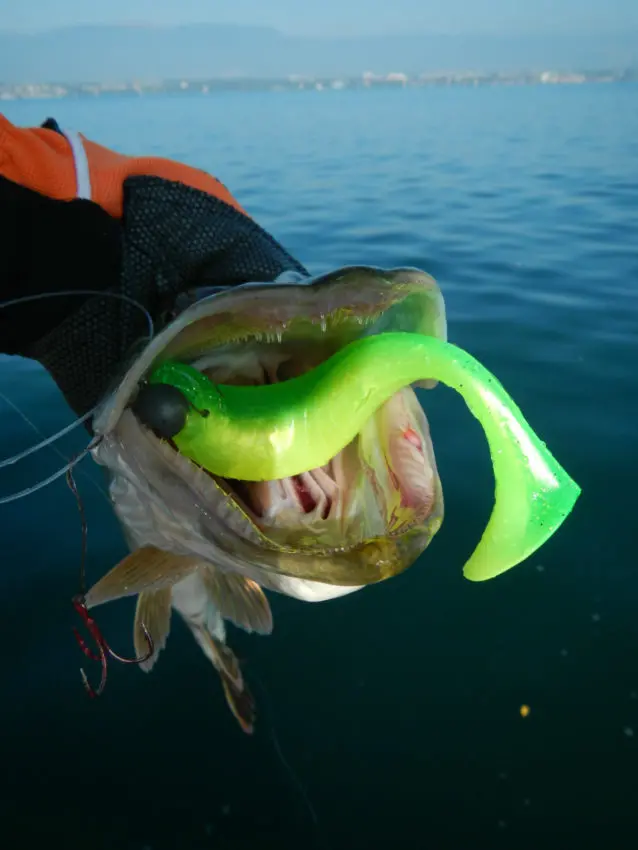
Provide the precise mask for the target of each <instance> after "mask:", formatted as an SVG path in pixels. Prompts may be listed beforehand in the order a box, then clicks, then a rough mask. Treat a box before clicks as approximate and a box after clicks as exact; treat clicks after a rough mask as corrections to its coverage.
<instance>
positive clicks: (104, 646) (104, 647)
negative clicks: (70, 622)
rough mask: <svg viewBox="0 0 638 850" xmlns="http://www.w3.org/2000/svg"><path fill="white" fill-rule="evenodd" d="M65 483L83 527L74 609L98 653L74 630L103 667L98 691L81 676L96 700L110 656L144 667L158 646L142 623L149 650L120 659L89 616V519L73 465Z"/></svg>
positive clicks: (83, 647) (85, 650) (86, 652)
mask: <svg viewBox="0 0 638 850" xmlns="http://www.w3.org/2000/svg"><path fill="white" fill-rule="evenodd" d="M66 481H67V484H68V485H69V489H70V490H71V492H72V493H73V495H74V496H75V500H76V502H77V505H78V510H79V512H80V521H81V524H82V557H81V560H80V593H78V594H77V595H76V596H74V597H73V599H72V604H73V607H74V609H75V611H76V613H77V614H79V616H80V618H81V619H82V622H83V623H84V626H85V628H86V630H87V632H88V633H89V635H90V636H91V637H92V638H93V641H94V643H95V646H96V647H97V653H96V652H94V651H93V650H92V649H91V648H90V647H89V645H88V644H87V642H86V641H85V640H84V638H83V637H82V635H81V634H80V632H79V631H78V629H76V628H75V627H74V628H73V634H74V636H75V639H76V641H77V642H78V646H79V647H80V649H81V650H82V652H83V653H84V655H85V656H86V657H87V658H89V659H90V660H91V661H99V663H100V666H101V668H102V672H101V677H100V684H99V685H98V687H97V688H94V687H93V686H92V685H91V683H90V682H89V679H88V676H87V675H86V673H85V672H84V669H83V668H80V674H81V676H82V684H83V685H84V688H85V690H86V692H87V693H88V695H89V696H90V697H92V698H94V697H99V696H100V695H101V694H102V691H103V690H104V688H105V686H106V678H107V675H108V656H109V655H110V656H111V658H114V659H115V660H116V661H119V662H120V663H121V664H144V662H145V661H148V660H149V659H150V658H151V657H152V655H153V653H154V651H155V646H154V644H153V639H152V637H151V635H150V633H149V631H148V629H147V628H146V626H145V625H144V623H141V624H140V625H141V628H142V631H143V632H144V638H145V640H146V643H147V646H148V650H147V652H146V654H145V655H142V656H140V657H133V658H126V657H125V656H123V655H119V654H118V653H117V652H115V650H113V649H111V647H110V646H109V645H108V643H107V642H106V640H105V638H104V636H103V634H102V632H101V631H100V629H99V627H98V625H97V623H96V622H95V620H94V618H93V617H92V616H91V615H90V614H89V610H88V608H87V607H86V598H85V593H86V573H85V568H86V549H87V545H86V544H87V531H88V528H87V522H86V516H85V513H84V505H83V503H82V499H81V497H80V494H79V492H78V489H77V485H76V483H75V479H74V477H73V465H72V466H71V467H69V469H68V471H67V473H66Z"/></svg>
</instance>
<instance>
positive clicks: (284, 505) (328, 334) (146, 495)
mask: <svg viewBox="0 0 638 850" xmlns="http://www.w3.org/2000/svg"><path fill="white" fill-rule="evenodd" d="M177 310H178V313H177V315H175V317H174V318H173V319H172V320H171V321H170V322H169V323H168V324H167V325H166V327H165V328H164V329H163V330H162V331H161V332H160V333H159V334H157V335H156V336H155V337H154V338H153V339H152V340H151V341H150V342H149V343H148V344H147V345H146V347H145V348H144V350H143V351H142V352H141V353H140V354H139V355H138V356H136V358H135V361H134V362H133V363H132V364H131V365H130V366H129V368H128V370H127V371H126V374H124V376H123V377H122V378H121V380H119V381H118V384H117V386H116V387H115V388H114V390H113V391H112V392H111V393H110V394H109V395H108V397H107V398H106V399H105V400H104V402H103V403H102V405H101V408H100V409H99V410H98V412H97V414H96V416H95V419H94V423H93V425H94V431H95V433H96V435H97V436H99V437H101V440H100V442H99V444H98V445H97V446H96V448H95V449H94V450H93V456H94V459H95V460H96V461H97V462H98V463H100V464H102V465H104V466H106V467H107V468H108V470H109V472H110V475H111V483H110V494H111V499H112V502H113V505H114V508H115V511H116V513H117V515H118V517H119V518H120V520H121V522H122V525H123V528H124V532H125V535H126V536H127V538H128V540H129V542H130V544H131V545H132V546H133V547H139V546H145V545H150V546H156V547H158V548H160V549H163V550H166V551H170V552H173V553H174V554H178V555H186V556H195V557H200V558H202V559H204V560H206V561H208V562H210V563H213V564H215V565H216V566H217V567H218V568H219V569H222V570H225V571H229V572H239V573H241V574H244V575H246V576H249V577H250V578H252V579H254V580H255V581H257V582H258V583H260V584H261V585H262V586H264V587H267V588H270V589H274V590H277V591H279V592H282V593H286V594H287V595H290V596H296V597H298V598H303V599H308V600H320V599H326V598H332V597H335V596H339V595H344V594H345V593H349V592H352V591H353V590H356V589H358V588H360V587H363V586H365V585H368V584H372V583H375V582H378V581H381V580H383V579H387V578H389V577H391V576H394V575H397V574H398V573H400V572H402V571H403V570H405V569H406V568H408V567H409V566H410V565H412V564H413V563H414V562H415V560H416V559H417V558H418V556H419V555H420V554H421V553H422V552H423V551H424V550H425V549H426V547H427V546H428V544H429V542H430V541H431V539H432V538H433V536H434V534H435V533H436V532H437V530H438V529H439V527H440V525H441V523H442V520H443V493H442V488H441V482H440V479H439V475H438V472H437V467H436V461H435V456H434V450H433V445H432V438H431V434H430V429H429V425H428V420H427V418H426V414H425V412H424V410H423V408H422V406H421V404H420V402H419V399H418V397H417V395H416V393H415V389H418V388H421V389H431V388H433V386H435V382H434V381H424V382H421V383H420V384H419V385H415V386H406V387H404V388H402V389H401V390H399V391H398V392H397V393H395V394H394V395H393V396H392V397H391V398H389V399H388V400H387V401H386V402H385V403H384V404H383V405H382V406H381V407H380V408H379V409H378V410H377V411H376V412H375V413H374V414H373V415H372V416H371V417H370V418H369V420H368V421H367V422H366V423H365V424H364V426H363V428H362V429H361V431H360V432H359V433H358V434H357V435H356V436H355V437H354V439H353V440H351V442H350V443H348V445H346V446H345V447H344V448H343V450H342V451H340V452H339V453H338V454H337V455H336V456H335V457H333V458H332V459H331V460H330V461H329V463H327V464H326V465H324V466H322V467H320V468H315V469H313V468H308V469H307V470H306V471H305V472H304V473H301V474H300V475H297V476H294V477H292V478H286V479H279V480H275V481H261V482H257V481H255V482H249V481H235V480H226V479H222V478H220V477H218V476H215V475H212V474H210V473H208V472H207V471H205V470H203V469H202V468H201V467H199V466H197V465H196V464H194V463H193V462H192V461H191V460H189V459H187V458H186V457H185V456H183V455H181V454H180V453H179V452H178V451H177V449H176V447H175V446H174V445H173V444H171V442H170V441H167V440H164V439H161V438H160V437H159V435H157V434H155V433H153V432H152V431H151V430H150V429H149V428H148V427H146V425H145V424H144V423H143V422H141V421H140V420H139V419H138V418H137V417H136V415H135V413H134V412H133V410H132V407H131V405H132V404H133V402H134V401H135V397H136V394H137V392H138V391H139V387H140V385H141V384H142V382H143V381H144V380H145V378H146V377H147V376H148V375H149V374H150V373H151V372H152V371H153V370H154V369H156V368H157V367H158V366H159V365H160V364H161V363H162V362H164V361H167V360H178V361H180V362H184V363H188V364H189V365H191V366H193V367H195V368H197V369H198V370H200V371H201V372H203V373H205V374H206V375H207V377H209V378H210V379H211V381H212V382H213V383H215V384H226V385H228V384H235V385H259V384H264V383H273V382H277V381H285V380H287V379H289V378H293V377H296V376H298V375H301V374H303V373H304V372H306V371H308V370H310V369H312V368H313V367H315V366H317V365H318V364H320V363H321V362H323V361H325V360H326V359H328V358H329V357H331V356H332V355H333V354H335V353H336V352H337V351H339V350H340V349H341V348H343V347H344V346H346V345H347V344H349V343H350V342H352V341H353V340H355V339H358V338H361V337H365V336H369V335H373V334H380V333H384V332H388V331H404V332H409V333H415V334H424V335H430V336H436V337H438V338H439V339H444V340H445V339H446V334H447V329H446V317H445V305H444V301H443V297H442V295H441V292H440V290H439V287H438V285H437V283H436V281H435V280H434V279H433V278H432V277H431V276H430V275H428V274H426V273H425V272H423V271H420V270H418V269H412V268H398V269H389V270H388V269H379V268H375V267H367V266H350V267H346V268H342V269H339V270H337V271H333V272H330V273H328V274H324V275H319V276H317V277H314V278H310V279H308V278H304V277H301V276H299V275H284V276H282V277H281V278H278V279H277V280H276V281H274V282H270V283H251V284H244V285H241V286H235V287H233V288H228V289H226V290H221V291H214V292H207V291H202V290H195V291H193V292H190V293H186V294H185V295H184V296H183V299H182V302H181V303H180V302H178V305H177ZM267 438H268V434H266V433H264V439H267Z"/></svg>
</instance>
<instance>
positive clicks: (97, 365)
mask: <svg viewBox="0 0 638 850" xmlns="http://www.w3.org/2000/svg"><path fill="white" fill-rule="evenodd" d="M7 124H8V122H6V120H5V119H3V118H2V117H1V116H0V208H2V209H3V210H5V211H8V215H6V218H7V219H8V220H9V225H8V228H3V231H2V232H1V233H0V242H4V245H3V246H2V254H3V258H4V260H3V266H4V271H3V273H2V277H1V278H0V302H4V301H6V300H9V299H12V298H19V297H21V296H25V295H32V294H37V293H44V292H62V291H66V290H83V289H92V290H99V291H105V292H106V291H108V292H116V293H120V294H123V295H126V296H128V297H129V298H131V299H133V300H135V301H137V302H138V303H139V304H141V305H142V306H143V307H144V308H145V309H146V310H148V312H149V313H150V315H151V317H152V318H153V321H154V324H155V330H156V332H157V331H158V330H160V329H161V328H162V326H163V325H164V324H165V323H166V322H167V321H168V320H170V318H171V316H172V311H173V309H174V307H175V301H176V299H177V297H178V296H179V295H180V293H183V292H185V291H187V290H191V289H193V288H199V287H214V286H234V285H238V284H241V283H247V282H249V281H270V280H274V279H275V278H276V277H278V276H279V275H280V274H282V273H284V272H286V271H292V272H296V273H297V274H300V275H304V276H306V275H307V274H308V273H307V271H306V270H305V269H304V267H303V266H302V265H301V264H300V263H298V262H297V261H296V260H295V259H294V258H293V257H291V256H290V254H288V253H287V252H286V251H285V250H284V248H283V247H282V246H281V245H279V244H278V243H277V242H276V241H275V240H274V239H273V238H272V237H271V236H270V235H269V234H268V233H266V231H264V230H263V229H262V228H261V227H259V225H257V224H256V223H255V222H254V221H253V220H252V219H251V218H250V217H249V216H248V215H247V214H246V213H245V212H244V211H243V210H242V209H241V207H239V205H238V204H237V202H236V201H235V199H234V198H233V197H232V195H230V193H229V192H228V190H227V189H225V187H223V186H222V184H220V183H219V182H218V181H216V180H215V179H214V178H212V177H210V176H209V175H206V174H205V173H204V172H199V171H197V170H195V169H190V168H189V167H187V166H184V165H181V164H179V163H174V162H171V161H170V160H159V159H153V158H148V159H143V160H136V159H131V158H127V157H123V156H121V155H119V154H115V153H114V152H112V151H109V150H108V149H106V148H102V147H100V146H99V145H96V144H94V143H92V142H88V141H86V140H84V139H82V140H81V142H80V144H82V145H83V147H84V149H85V151H86V154H87V159H88V169H86V171H85V174H86V173H89V174H90V178H91V182H92V183H93V184H94V185H93V187H92V197H93V200H87V199H83V198H74V197H73V196H74V195H75V194H76V192H75V191H74V190H75V189H76V188H77V189H80V188H82V187H81V186H80V183H81V173H82V169H81V165H82V163H81V162H80V163H78V159H77V151H76V161H75V171H73V170H72V169H70V168H69V157H70V156H71V149H72V148H73V144H72V143H70V142H69V141H67V138H66V137H65V136H64V135H63V134H62V132H61V131H60V129H59V127H58V126H57V125H56V124H55V122H53V121H52V120H51V119H49V120H48V121H47V122H46V123H45V125H44V126H43V128H38V129H37V130H16V128H13V127H12V125H8V127H9V130H10V138H9V141H8V142H7V133H6V129H7V126H6V125H7ZM3 129H4V131H5V132H4V135H3ZM21 133H22V134H25V133H31V134H36V140H37V141H38V142H40V143H41V144H40V148H37V145H36V150H35V151H33V150H31V148H29V145H28V144H25V143H24V141H23V139H22V138H21V137H20V134H21ZM67 135H68V134H67ZM16 137H17V138H18V141H17V142H16ZM71 138H72V137H71ZM78 138H79V137H77V136H76V137H75V142H76V145H77V139H78ZM28 141H29V142H31V141H32V137H30V138H29V140H28ZM42 144H44V145H45V147H46V150H45V152H44V154H43V152H42ZM11 145H13V146H14V147H15V146H16V145H17V147H18V151H19V152H21V153H22V154H23V156H22V163H21V166H22V170H21V173H19V174H16V173H15V168H14V169H13V171H12V170H11V166H12V165H13V164H15V162H16V161H19V157H17V156H16V155H15V153H13V152H12V151H11V150H10V151H9V154H10V155H9V156H6V155H5V157H4V158H3V153H5V154H6V151H7V146H11ZM25 147H26V148H27V149H28V151H29V152H30V153H32V156H31V158H25V156H24V150H25ZM51 151H53V153H54V154H55V155H50V154H51ZM12 153H13V155H11V154H12ZM56 156H57V160H56ZM25 159H26V161H25ZM43 161H44V162H45V164H46V165H48V166H49V168H48V171H47V169H45V168H43V167H42V163H43ZM58 164H59V169H58V170H55V167H56V165H58ZM145 171H146V172H147V173H144V172H145ZM139 172H141V173H139ZM65 174H66V176H67V180H66V184H65V181H64V180H63V179H62V177H64V175H65ZM69 183H70V184H71V186H70V185H69ZM74 184H75V185H74ZM84 189H86V187H84ZM80 194H85V192H81V193H80ZM147 334H148V330H147V321H146V319H145V317H144V315H143V314H142V312H141V311H140V310H138V309H136V308H135V306H133V305H132V304H130V303H127V302H125V301H122V300H121V299H117V298H110V297H107V298H100V297H86V296H82V295H78V296H72V297H60V298H49V299H46V300H38V301H33V302H28V303H26V304H22V305H18V306H14V307H10V308H7V309H5V310H0V351H2V352H3V353H6V354H18V355H21V356H23V357H29V358H31V359H34V360H37V361H39V362H40V363H41V364H42V365H43V366H44V367H45V368H46V369H47V371H48V372H49V373H50V374H51V376H52V377H53V379H54V381H55V382H56V384H57V386H58V387H59V389H60V391H61V392H62V394H63V395H64V397H65V399H66V401H67V402H68V404H69V405H70V407H71V408H72V409H73V410H74V411H75V412H76V413H77V414H78V415H83V414H84V413H86V412H87V411H89V410H91V408H92V407H94V406H95V404H96V403H97V402H98V401H99V400H100V398H101V397H102V395H103V394H104V392H106V391H107V390H108V389H109V387H110V385H111V383H112V381H113V380H114V378H116V377H117V376H118V375H119V374H120V373H121V370H122V368H123V365H124V364H126V362H127V360H128V358H129V357H130V354H131V347H132V346H133V345H134V344H135V343H137V342H138V341H139V339H140V338H141V337H144V336H146V335H147Z"/></svg>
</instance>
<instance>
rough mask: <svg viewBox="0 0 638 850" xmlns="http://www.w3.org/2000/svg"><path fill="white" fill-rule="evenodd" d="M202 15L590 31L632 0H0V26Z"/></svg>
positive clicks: (316, 27) (281, 23)
mask: <svg viewBox="0 0 638 850" xmlns="http://www.w3.org/2000/svg"><path fill="white" fill-rule="evenodd" d="M204 21H210V22H225V23H240V24H259V25H266V26H273V27H276V28H277V29H279V30H282V31H284V32H288V33H292V34H304V35H307V34H322V35H323V34H330V35H338V34H344V35H346V34H347V35H364V34H369V33H383V32H388V31H393V32H410V31H414V30H419V31H422V32H448V33H468V32H472V31H474V32H477V31H480V32H501V33H503V32H513V31H517V32H544V33H547V32H549V31H551V30H559V31H561V32H569V31H576V32H579V33H583V32H585V33H592V32H595V31H598V30H600V29H603V30H606V31H611V30H619V29H626V28H628V27H629V28H632V29H633V28H638V0H315V2H313V0H310V2H309V1H308V0H108V2H107V3H91V2H90V0H0V29H20V30H34V29H48V28H50V27H55V26H68V25H71V24H79V23H123V22H136V23H155V24H176V23H199V22H204Z"/></svg>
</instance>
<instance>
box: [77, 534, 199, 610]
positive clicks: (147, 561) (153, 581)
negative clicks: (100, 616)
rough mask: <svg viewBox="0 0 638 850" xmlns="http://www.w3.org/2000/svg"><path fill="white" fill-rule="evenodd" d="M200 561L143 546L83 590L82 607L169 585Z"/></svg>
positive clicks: (192, 569)
mask: <svg viewBox="0 0 638 850" xmlns="http://www.w3.org/2000/svg"><path fill="white" fill-rule="evenodd" d="M200 563H201V561H200V560H199V559H197V558H191V557H188V556H185V555H174V554H173V553H172V552H164V551H163V550H162V549H156V548H155V546H143V547H142V548H141V549H136V550H135V552H131V554H130V555H127V556H126V557H125V558H123V559H122V560H121V561H120V562H119V564H117V565H116V566H115V567H113V569H112V570H109V572H108V573H107V574H106V575H104V576H102V578H101V579H100V580H99V581H97V582H96V583H95V584H94V585H93V587H92V588H91V589H90V590H89V592H88V593H87V594H86V600H85V601H86V607H87V608H95V607H96V606H97V605H103V604H104V603H105V602H113V601H114V600H115V599H122V598H123V597H125V596H135V595H136V594H139V593H142V592H143V591H145V590H148V591H153V590H159V589H160V588H167V587H168V588H170V587H172V586H173V585H174V584H176V583H177V582H178V581H181V579H183V578H185V577H186V576H187V575H189V574H190V573H192V572H193V571H194V570H196V569H197V567H198V565H199V564H200Z"/></svg>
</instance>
